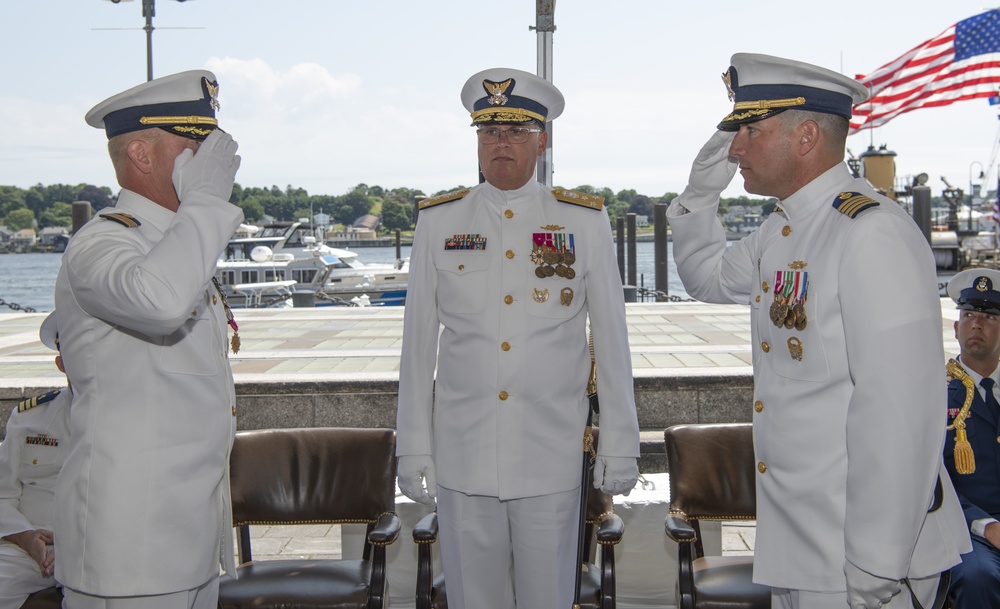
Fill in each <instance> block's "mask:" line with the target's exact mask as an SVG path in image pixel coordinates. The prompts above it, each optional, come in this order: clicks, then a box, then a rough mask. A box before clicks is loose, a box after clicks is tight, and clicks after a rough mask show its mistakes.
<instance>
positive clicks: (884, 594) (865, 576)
mask: <svg viewBox="0 0 1000 609" xmlns="http://www.w3.org/2000/svg"><path fill="white" fill-rule="evenodd" d="M844 575H846V576H847V602H848V604H849V605H850V606H851V609H880V608H881V607H882V606H883V605H886V604H888V603H889V601H890V600H892V597H894V596H896V595H897V594H899V591H900V589H901V587H902V584H900V582H899V580H897V579H885V578H883V577H879V576H877V575H872V574H871V573H868V572H867V571H864V570H862V569H860V568H858V567H856V566H854V564H853V563H852V562H851V561H849V560H848V561H845V563H844Z"/></svg>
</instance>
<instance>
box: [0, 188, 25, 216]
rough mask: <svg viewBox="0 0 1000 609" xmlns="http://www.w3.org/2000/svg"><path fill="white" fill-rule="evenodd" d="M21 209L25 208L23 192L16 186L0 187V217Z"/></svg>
mask: <svg viewBox="0 0 1000 609" xmlns="http://www.w3.org/2000/svg"><path fill="white" fill-rule="evenodd" d="M23 207H26V205H25V203H24V191H23V190H21V189H20V188H18V187H17V186H0V217H4V216H6V215H7V214H9V213H10V212H12V211H14V210H15V209H21V208H23Z"/></svg>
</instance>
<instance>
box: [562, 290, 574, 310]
mask: <svg viewBox="0 0 1000 609" xmlns="http://www.w3.org/2000/svg"><path fill="white" fill-rule="evenodd" d="M559 304H561V305H563V306H565V307H568V306H569V305H571V304H573V288H563V289H562V291H561V292H559Z"/></svg>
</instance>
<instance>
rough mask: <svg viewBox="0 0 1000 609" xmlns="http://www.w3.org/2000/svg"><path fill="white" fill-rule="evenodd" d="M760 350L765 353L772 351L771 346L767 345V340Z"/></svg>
mask: <svg viewBox="0 0 1000 609" xmlns="http://www.w3.org/2000/svg"><path fill="white" fill-rule="evenodd" d="M760 348H761V349H763V350H764V353H767V352H768V351H770V350H771V345H769V344H768V343H767V341H766V340H765V341H764V342H762V343H761V344H760Z"/></svg>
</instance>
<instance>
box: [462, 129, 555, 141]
mask: <svg viewBox="0 0 1000 609" xmlns="http://www.w3.org/2000/svg"><path fill="white" fill-rule="evenodd" d="M542 131H544V129H539V128H538V127H511V128H510V129H497V128H496V127H487V128H486V129H476V135H477V136H479V143H480V144H486V145H488V146H489V145H492V144H496V143H498V142H499V141H500V134H501V133H503V134H504V135H506V136H507V143H509V144H523V143H525V142H527V141H528V138H529V137H530V136H531V134H532V133H541V132H542Z"/></svg>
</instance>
